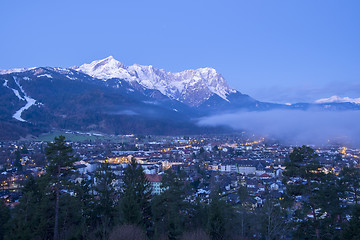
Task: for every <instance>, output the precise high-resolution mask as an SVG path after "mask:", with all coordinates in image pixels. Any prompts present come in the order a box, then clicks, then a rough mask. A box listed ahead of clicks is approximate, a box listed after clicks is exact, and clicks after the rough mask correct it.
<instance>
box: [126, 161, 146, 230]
mask: <svg viewBox="0 0 360 240" xmlns="http://www.w3.org/2000/svg"><path fill="white" fill-rule="evenodd" d="M123 182H124V185H123V193H122V195H121V200H120V210H121V219H122V222H123V223H125V224H134V225H138V226H141V227H143V228H145V229H149V228H150V225H151V221H150V219H151V206H150V200H151V185H150V182H149V181H148V180H147V178H146V175H145V173H144V171H143V169H142V167H141V166H140V165H139V164H137V162H136V160H135V158H132V159H131V162H130V164H129V165H128V167H127V168H126V169H125V173H124V177H123Z"/></svg>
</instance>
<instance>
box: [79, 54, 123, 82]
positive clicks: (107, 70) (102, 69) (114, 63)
mask: <svg viewBox="0 0 360 240" xmlns="http://www.w3.org/2000/svg"><path fill="white" fill-rule="evenodd" d="M73 69H74V70H77V71H80V72H83V73H86V74H88V75H90V76H92V77H95V78H99V79H102V80H104V81H106V80H108V79H110V78H127V77H130V76H129V74H128V73H127V70H126V67H125V65H124V64H123V63H121V62H119V61H118V60H116V59H115V58H114V57H113V56H109V57H107V58H104V59H101V60H95V61H92V62H91V63H89V64H83V65H81V66H80V67H74V68H73Z"/></svg>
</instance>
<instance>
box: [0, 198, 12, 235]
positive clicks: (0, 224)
mask: <svg viewBox="0 0 360 240" xmlns="http://www.w3.org/2000/svg"><path fill="white" fill-rule="evenodd" d="M9 219H10V210H9V208H8V207H7V206H6V205H5V203H4V202H3V201H2V200H0V240H3V239H4V236H5V232H6V226H7V223H8V221H9Z"/></svg>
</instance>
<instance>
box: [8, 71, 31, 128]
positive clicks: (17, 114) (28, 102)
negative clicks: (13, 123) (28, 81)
mask: <svg viewBox="0 0 360 240" xmlns="http://www.w3.org/2000/svg"><path fill="white" fill-rule="evenodd" d="M13 79H14V81H15V83H16V85H17V86H18V88H19V89H20V91H21V94H22V95H23V96H21V95H20V93H19V91H18V90H17V89H14V88H11V87H9V86H8V80H5V82H4V83H3V86H4V87H6V88H8V89H11V90H12V91H13V92H14V94H15V96H16V97H17V98H18V99H19V100H21V101H26V104H25V106H23V107H22V108H20V109H19V110H17V111H16V112H15V113H14V115H13V118H15V119H16V120H18V121H21V122H26V120H25V119H23V118H22V117H21V114H22V113H23V112H24V111H25V110H27V109H29V108H30V107H31V106H32V105H34V104H35V103H36V100H35V99H33V98H31V97H29V96H28V95H27V94H26V93H25V91H24V89H23V88H22V86H21V85H20V83H19V81H18V79H17V78H16V77H13Z"/></svg>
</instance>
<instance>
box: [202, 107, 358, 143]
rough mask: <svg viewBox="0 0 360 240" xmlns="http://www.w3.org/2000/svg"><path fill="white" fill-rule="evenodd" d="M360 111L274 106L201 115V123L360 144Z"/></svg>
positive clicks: (296, 139)
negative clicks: (315, 109)
mask: <svg viewBox="0 0 360 240" xmlns="http://www.w3.org/2000/svg"><path fill="white" fill-rule="evenodd" d="M359 119H360V111H342V112H338V111H337V112H330V111H328V112H325V111H298V110H273V111H265V112H237V113H232V114H222V115H215V116H210V117H205V118H201V119H200V120H199V121H198V124H199V125H201V126H219V125H224V126H230V127H232V128H234V129H237V130H246V131H249V132H250V133H255V134H259V135H262V136H269V137H274V138H276V139H278V140H281V141H283V142H284V143H288V144H316V145H320V144H326V143H328V140H337V141H339V140H342V141H346V142H348V143H350V144H354V145H360V124H359Z"/></svg>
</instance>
